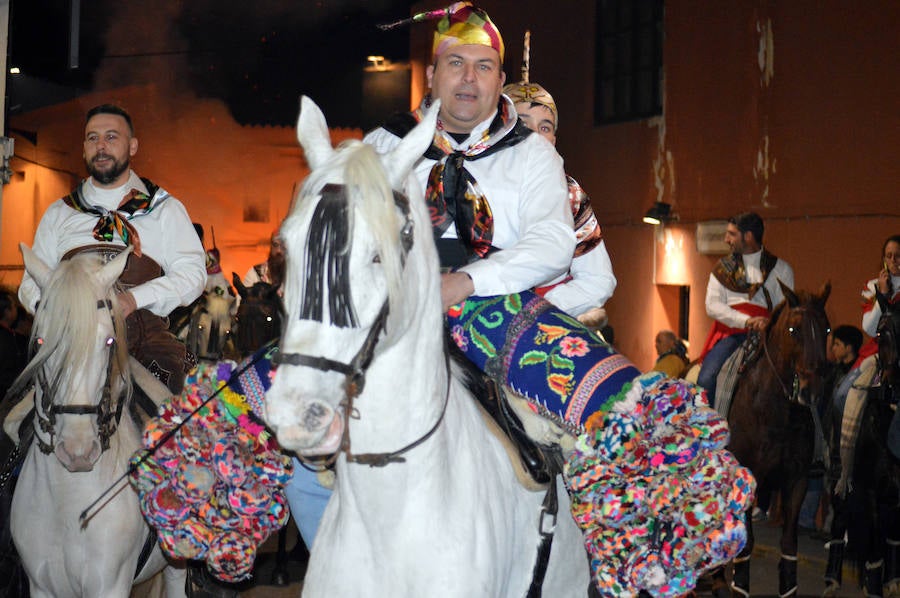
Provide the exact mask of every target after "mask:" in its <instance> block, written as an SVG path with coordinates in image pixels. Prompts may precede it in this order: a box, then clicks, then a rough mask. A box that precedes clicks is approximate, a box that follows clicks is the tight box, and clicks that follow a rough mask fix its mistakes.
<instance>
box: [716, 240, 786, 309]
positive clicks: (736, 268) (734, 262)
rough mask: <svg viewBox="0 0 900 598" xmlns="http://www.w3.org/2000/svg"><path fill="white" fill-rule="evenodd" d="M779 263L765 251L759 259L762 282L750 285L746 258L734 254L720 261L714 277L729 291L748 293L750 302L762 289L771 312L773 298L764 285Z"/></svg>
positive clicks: (772, 255)
mask: <svg viewBox="0 0 900 598" xmlns="http://www.w3.org/2000/svg"><path fill="white" fill-rule="evenodd" d="M777 261H778V258H777V257H776V256H775V255H774V254H772V253H769V252H768V251H766V250H765V249H763V250H762V255H761V256H760V258H759V269H760V270H761V271H762V277H763V279H762V282H754V283H749V282H747V272H746V271H745V270H744V258H743V256H742V255H741V254H739V253H734V254H731V255H728V256H726V257H723V258H722V259H720V260H719V262H718V263H717V264H716V267H715V268H714V269H713V276H715V277H716V280H718V281H719V282H720V283H722V286H724V287H725V288H726V289H728V290H729V291H733V292H735V293H747V299H748V300H752V299H753V296H754V295H755V294H756V291H758V290H760V289H762V291H763V294H764V295H765V296H766V304H767V305H768V307H769V311H771V310H772V307H773V305H772V297H770V296H769V291H768V289H766V287H765V286H764V285H765V283H766V280H768V279H769V273H770V272H771V271H772V268H774V267H775V263H776V262H777Z"/></svg>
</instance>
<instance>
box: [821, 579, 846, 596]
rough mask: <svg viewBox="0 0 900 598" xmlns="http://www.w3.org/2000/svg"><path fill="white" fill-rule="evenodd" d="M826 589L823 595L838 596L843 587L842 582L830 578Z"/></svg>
mask: <svg viewBox="0 0 900 598" xmlns="http://www.w3.org/2000/svg"><path fill="white" fill-rule="evenodd" d="M825 584H826V585H825V590H824V591H823V592H822V596H837V595H838V592H839V591H840V589H841V584H839V583H838V582H836V581H834V580H833V579H829V580H828V581H826V582H825Z"/></svg>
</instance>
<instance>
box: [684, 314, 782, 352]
mask: <svg viewBox="0 0 900 598" xmlns="http://www.w3.org/2000/svg"><path fill="white" fill-rule="evenodd" d="M730 307H731V308H732V309H736V310H737V311H739V312H741V313H742V314H747V315H748V316H750V317H751V318H755V317H759V316H761V317H766V318H767V317H769V310H768V309H766V308H765V307H763V306H762V305H756V304H755V303H738V304H737V305H732V306H730ZM742 332H747V329H746V328H732V327H731V326H726V325H725V324H723V323H722V322H720V321H718V320H715V321H713V326H712V328H711V329H710V331H709V336H707V337H706V342H705V343H704V344H703V350H702V351H701V352H700V360H701V361H702V360H703V358H704V357H706V354H707V353H709V351H710V349H712V348H713V346H715V344H716V343H717V342H719V341H720V340H722V339H723V338H727V337H729V336H732V335H735V334H740V333H742Z"/></svg>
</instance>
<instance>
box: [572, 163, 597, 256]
mask: <svg viewBox="0 0 900 598" xmlns="http://www.w3.org/2000/svg"><path fill="white" fill-rule="evenodd" d="M566 181H567V182H568V184H569V206H570V207H571V208H572V216H573V217H574V219H575V240H576V242H577V244H576V245H575V256H574V257H579V256H582V255H584V254H585V253H587V252H589V251H590V250H592V249H593V248H595V247H596V246H597V245H599V244H600V241H602V240H603V230H602V229H601V228H600V223H599V222H597V216H596V215H595V214H594V208H592V207H591V198H590V197H588V194H587V193H585V191H584V189H582V188H581V185H579V184H578V181H576V180H575V179H573V178H572V177H570V176H568V175H567V176H566Z"/></svg>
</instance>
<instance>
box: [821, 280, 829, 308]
mask: <svg viewBox="0 0 900 598" xmlns="http://www.w3.org/2000/svg"><path fill="white" fill-rule="evenodd" d="M829 295H831V281H830V280H829V281H827V282H826V283H825V284H823V285H822V290H821V291H819V301H820V302H821V303H822V305H825V302H826V301H828V296H829Z"/></svg>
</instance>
